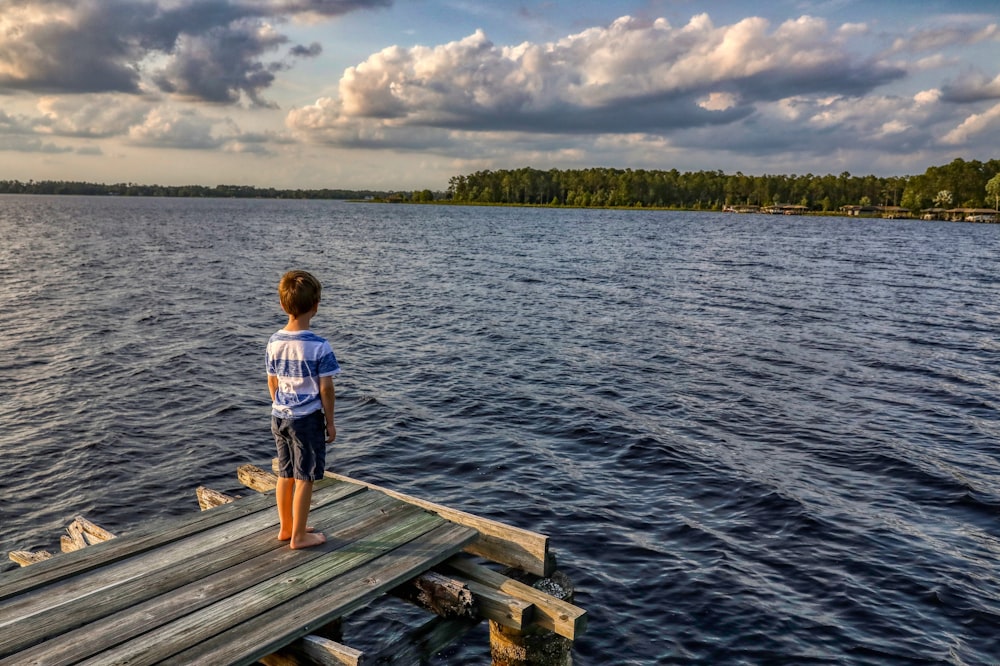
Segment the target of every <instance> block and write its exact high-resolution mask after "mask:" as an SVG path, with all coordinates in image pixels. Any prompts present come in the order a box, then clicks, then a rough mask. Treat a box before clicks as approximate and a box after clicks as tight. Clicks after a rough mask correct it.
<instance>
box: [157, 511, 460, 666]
mask: <svg viewBox="0 0 1000 666" xmlns="http://www.w3.org/2000/svg"><path fill="white" fill-rule="evenodd" d="M428 515H429V514H428ZM434 518H436V519H438V520H440V519H439V518H437V516H434ZM475 538H476V533H475V531H474V530H472V529H470V528H467V527H464V526H461V525H454V524H449V523H444V524H441V525H440V526H439V527H437V528H436V529H434V530H432V531H430V532H427V533H425V534H424V535H422V536H421V537H420V538H415V539H412V540H410V541H409V542H408V543H406V544H405V545H403V546H400V547H399V548H396V549H393V550H391V552H390V553H389V555H388V556H384V557H379V558H377V559H374V560H373V561H369V562H368V563H366V564H364V565H363V566H361V567H359V568H357V569H356V570H354V571H352V572H351V574H350V576H341V577H338V578H334V579H331V580H328V581H326V582H325V583H324V584H322V585H319V586H317V587H315V588H313V589H311V590H309V591H307V592H304V593H302V594H301V595H298V596H296V597H295V598H294V600H293V601H291V602H290V603H287V604H284V605H281V606H276V607H273V608H271V609H270V610H269V611H267V612H265V613H261V614H260V615H257V616H256V617H253V618H252V619H250V620H249V621H247V622H244V623H243V624H241V625H238V626H235V627H233V628H232V629H229V630H227V631H226V632H224V633H222V634H219V635H217V636H215V637H213V638H212V639H209V640H207V641H204V642H202V643H199V644H197V645H194V646H192V647H191V648H190V649H189V650H187V651H185V652H183V653H180V654H177V655H174V656H173V657H171V658H169V659H167V660H165V661H164V662H163V663H164V666H170V665H173V666H180V665H182V664H194V663H198V664H202V663H204V664H230V665H232V666H240V665H247V666H249V665H250V664H253V663H254V662H255V661H256V660H257V659H260V658H261V657H263V656H265V655H267V654H271V653H273V652H275V651H277V650H278V649H280V648H281V647H283V646H285V645H287V644H288V643H290V642H291V641H293V640H295V639H296V638H299V637H300V636H304V635H306V634H308V633H310V632H311V631H313V630H314V629H315V628H316V627H317V626H322V625H325V624H327V623H328V622H330V621H331V620H333V619H335V618H337V617H341V616H343V615H346V614H348V613H351V612H352V611H355V610H357V609H358V608H360V607H361V606H363V605H365V604H366V603H368V602H369V601H370V600H371V599H373V598H375V597H377V596H380V595H382V594H384V593H385V592H386V591H388V590H390V589H392V588H394V587H396V586H398V585H399V584H400V583H402V582H403V581H405V580H408V579H410V578H413V577H414V576H415V575H417V574H418V573H420V572H421V571H424V570H426V569H429V568H431V567H433V566H434V565H435V564H437V563H439V562H441V561H443V560H444V559H446V558H447V557H449V556H448V555H447V554H446V553H452V554H454V553H456V552H458V551H459V550H461V549H462V548H463V547H464V546H465V545H467V544H468V543H470V542H471V541H472V540H473V539H475Z"/></svg>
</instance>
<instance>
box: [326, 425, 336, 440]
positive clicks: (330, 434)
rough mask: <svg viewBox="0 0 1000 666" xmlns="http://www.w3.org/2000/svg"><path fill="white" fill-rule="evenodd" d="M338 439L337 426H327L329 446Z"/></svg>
mask: <svg viewBox="0 0 1000 666" xmlns="http://www.w3.org/2000/svg"><path fill="white" fill-rule="evenodd" d="M335 439H337V426H335V425H334V424H332V423H327V424H326V443H327V444H329V443H330V442H332V441H333V440H335Z"/></svg>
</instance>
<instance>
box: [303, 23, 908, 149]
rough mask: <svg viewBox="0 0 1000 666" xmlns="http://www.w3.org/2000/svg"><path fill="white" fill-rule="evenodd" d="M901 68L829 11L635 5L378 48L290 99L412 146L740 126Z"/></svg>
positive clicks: (309, 117)
mask: <svg viewBox="0 0 1000 666" xmlns="http://www.w3.org/2000/svg"><path fill="white" fill-rule="evenodd" d="M857 31H858V28H857V27H851V28H849V29H847V31H846V32H848V33H853V32H857ZM903 76H905V72H904V71H903V70H902V69H900V68H898V67H894V66H891V65H889V64H887V63H884V62H880V61H871V60H865V59H860V58H857V57H855V56H854V55H852V53H851V52H850V50H849V49H847V48H846V46H845V42H844V37H843V35H841V34H840V31H837V30H831V29H830V28H829V27H828V26H827V24H826V22H825V21H822V20H820V19H813V18H809V17H802V18H799V19H796V20H791V21H786V22H785V23H782V24H781V25H779V26H777V27H772V26H771V24H770V23H769V22H768V21H766V20H764V19H761V18H748V19H745V20H743V21H740V22H738V23H736V24H733V25H729V26H721V27H716V26H715V25H714V24H713V23H712V22H711V20H710V19H709V17H708V16H707V15H704V14H703V15H699V16H696V17H694V18H692V19H691V21H690V22H689V23H688V24H687V25H685V26H683V27H681V28H674V27H672V26H671V25H670V24H669V23H668V22H667V21H666V20H664V19H658V20H655V21H651V22H650V21H643V20H639V19H635V18H632V17H627V16H626V17H622V18H620V19H618V20H616V21H614V22H613V23H612V24H610V25H609V26H606V27H600V28H591V29H588V30H584V31H582V32H579V33H577V34H574V35H570V36H568V37H566V38H565V39H562V40H559V41H557V42H552V43H545V44H534V43H524V44H520V45H517V46H497V45H495V44H493V43H492V42H491V41H490V40H489V39H488V38H487V36H486V35H485V33H484V32H482V31H477V32H475V33H474V34H472V35H470V36H468V37H466V38H465V39H462V40H459V41H455V42H451V43H448V44H444V45H440V46H436V47H426V46H416V47H413V48H409V49H404V48H402V47H399V46H393V47H390V48H387V49H383V50H382V51H380V52H378V53H375V54H373V55H372V56H370V57H369V58H367V59H366V60H365V61H364V62H362V63H360V64H359V65H357V66H355V67H351V68H348V69H347V70H346V72H345V73H344V75H343V77H342V78H341V80H340V83H339V98H337V99H333V98H326V99H322V100H318V101H317V102H316V103H315V104H313V105H311V106H308V107H304V108H300V109H295V110H293V111H291V112H290V113H289V115H288V117H287V120H286V124H287V125H288V126H289V127H290V128H292V129H294V130H296V131H298V132H300V133H302V134H306V135H314V136H316V137H317V138H318V139H320V140H323V141H327V142H332V143H337V142H338V141H343V142H344V145H348V144H349V143H351V142H352V141H355V140H357V138H358V137H362V136H367V137H369V138H370V140H372V141H375V142H376V145H377V142H379V141H381V142H382V143H381V145H384V146H385V147H403V146H405V145H408V144H412V143H413V137H412V133H413V132H414V131H415V129H417V128H420V129H423V130H428V129H438V130H447V131H509V132H538V133H554V134H601V133H636V132H639V133H643V132H645V133H668V132H673V131H677V130H682V129H691V128H702V127H712V126H719V125H727V124H732V123H735V122H737V121H740V120H742V119H745V118H748V117H749V116H750V115H752V114H753V112H754V109H755V108H756V106H757V105H759V104H761V103H767V102H770V101H774V100H778V99H782V98H785V97H787V96H790V95H795V94H798V95H801V94H809V93H812V94H818V93H823V94H838V95H861V94H864V93H867V92H870V91H871V90H873V89H874V88H876V87H877V86H880V85H882V84H884V83H887V82H890V81H893V80H896V79H899V78H901V77H903ZM441 136H443V133H442V134H441ZM338 137H339V139H338ZM418 143H419V142H418Z"/></svg>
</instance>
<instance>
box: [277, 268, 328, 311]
mask: <svg viewBox="0 0 1000 666" xmlns="http://www.w3.org/2000/svg"><path fill="white" fill-rule="evenodd" d="M322 289H323V287H322V286H321V285H320V283H319V280H317V279H316V278H315V277H313V275H312V274H311V273H307V272H306V271H288V272H287V273H285V274H284V275H282V276H281V282H279V283H278V297H279V298H280V299H281V308H282V309H283V310H284V311H285V312H287V313H288V314H290V315H291V316H293V317H299V316H302V315H304V314H305V313H307V312H309V311H310V310H312V309H313V308H314V307H316V305H317V304H318V303H319V294H320V292H321V291H322Z"/></svg>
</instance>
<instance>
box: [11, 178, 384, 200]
mask: <svg viewBox="0 0 1000 666" xmlns="http://www.w3.org/2000/svg"><path fill="white" fill-rule="evenodd" d="M0 194H76V195H83V196H122V197H196V198H198V197H205V198H208V197H223V198H237V199H366V198H383V197H386V196H389V193H387V192H380V191H375V190H342V189H315V190H292V189H276V188H273V187H252V186H250V185H216V186H214V187H206V186H202V185H180V186H172V185H139V184H137V183H115V184H113V185H105V184H102V183H85V182H75V181H63V180H40V181H35V180H29V181H28V182H21V181H18V180H0Z"/></svg>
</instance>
